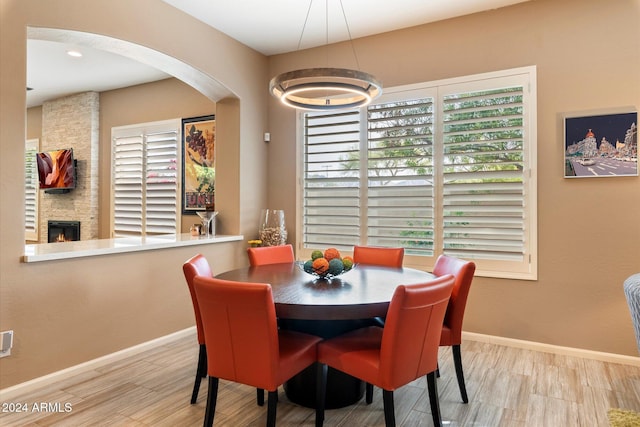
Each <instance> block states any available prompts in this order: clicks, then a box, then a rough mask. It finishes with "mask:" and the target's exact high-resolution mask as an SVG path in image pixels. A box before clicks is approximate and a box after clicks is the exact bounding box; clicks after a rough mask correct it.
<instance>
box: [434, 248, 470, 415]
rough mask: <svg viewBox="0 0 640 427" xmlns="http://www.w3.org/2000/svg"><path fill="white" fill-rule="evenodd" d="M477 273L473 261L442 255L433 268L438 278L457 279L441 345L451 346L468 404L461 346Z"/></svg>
mask: <svg viewBox="0 0 640 427" xmlns="http://www.w3.org/2000/svg"><path fill="white" fill-rule="evenodd" d="M475 271H476V265H475V263H473V262H472V261H465V260H462V259H459V258H455V257H451V256H447V255H440V256H439V257H438V259H437V260H436V265H435V266H434V268H433V274H434V275H436V276H444V275H447V274H452V275H453V276H454V277H455V284H454V285H453V291H452V292H451V299H450V300H449V305H448V307H447V313H446V314H445V316H444V323H443V326H442V335H441V337H440V345H441V346H451V350H452V353H453V363H454V365H455V369H456V377H457V378H458V387H459V388H460V395H461V397H462V401H463V402H464V403H468V402H469V398H468V396H467V388H466V386H465V383H464V373H463V370H462V355H461V353H460V344H462V320H463V318H464V311H465V307H466V305H467V297H468V296H469V289H470V288H471V281H472V280H473V275H474V273H475Z"/></svg>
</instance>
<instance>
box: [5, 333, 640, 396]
mask: <svg viewBox="0 0 640 427" xmlns="http://www.w3.org/2000/svg"><path fill="white" fill-rule="evenodd" d="M195 329H196V328H195V326H193V327H190V328H187V329H183V330H181V331H178V332H174V333H172V334H169V335H166V336H164V337H160V338H156V339H154V340H151V341H147V342H144V343H142V344H138V345H135V346H133V347H129V348H125V349H124V350H120V351H117V352H115V353H111V354H107V355H106V356H102V357H99V358H97V359H93V360H90V361H88V362H84V363H81V364H79V365H75V366H71V367H70V368H66V369H63V370H61V371H57V372H53V373H51V374H48V375H45V376H42V377H38V378H34V379H33V380H29V381H26V382H23V383H20V384H16V385H14V386H11V387H7V388H5V389H2V390H0V397H1V398H2V401H5V402H6V401H9V400H11V399H12V398H13V397H15V396H19V395H21V394H25V393H29V392H30V391H32V390H37V389H40V388H42V387H46V386H48V385H51V384H55V383H57V382H58V381H60V380H62V379H64V378H67V377H70V376H72V375H77V374H80V373H82V372H86V371H90V370H92V369H96V368H99V367H101V366H104V365H107V364H109V363H113V362H117V361H119V360H122V359H125V358H127V357H131V356H134V355H136V354H138V353H142V352H143V351H147V350H150V349H152V348H155V347H159V346H161V345H165V344H168V343H171V342H172V341H176V340H178V339H180V338H183V337H186V336H188V335H192V334H193V335H194V336H195V334H196V330H195ZM462 338H463V339H466V340H470V341H478V342H486V343H490V344H497V345H504V346H507V347H515V348H522V349H526V350H534V351H541V352H544V353H554V354H560V355H564V356H574V357H582V358H585V359H594V360H600V361H603V362H610V363H620V364H623V365H631V366H640V357H633V356H626V355H622V354H613V353H604V352H599V351H592V350H584V349H580V348H572V347H562V346H558V345H551V344H544V343H539V342H534V341H524V340H518V339H513V338H504V337H498V336H493V335H484V334H478V333H475V332H462Z"/></svg>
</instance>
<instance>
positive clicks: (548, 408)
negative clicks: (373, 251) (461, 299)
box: [0, 334, 640, 427]
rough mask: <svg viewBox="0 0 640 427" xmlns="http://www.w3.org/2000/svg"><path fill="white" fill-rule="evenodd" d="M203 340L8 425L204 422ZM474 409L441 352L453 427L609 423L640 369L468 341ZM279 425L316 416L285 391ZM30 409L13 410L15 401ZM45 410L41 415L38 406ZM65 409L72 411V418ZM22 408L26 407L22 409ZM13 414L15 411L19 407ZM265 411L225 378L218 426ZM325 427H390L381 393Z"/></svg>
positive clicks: (632, 396) (402, 395) (637, 386)
mask: <svg viewBox="0 0 640 427" xmlns="http://www.w3.org/2000/svg"><path fill="white" fill-rule="evenodd" d="M197 347H198V346H197V342H196V338H195V334H194V335H193V336H188V337H184V338H180V339H179V340H177V341H174V342H172V343H171V344H167V345H163V346H160V347H157V348H154V349H152V350H149V351H146V352H144V353H141V354H139V355H136V356H132V357H129V358H127V359H124V360H121V361H118V362H114V363H112V364H109V365H105V366H102V367H101V368H99V369H95V370H93V371H90V372H85V373H83V374H79V375H76V376H74V377H71V378H68V379H65V380H63V381H60V382H58V383H57V384H56V385H55V386H53V385H52V386H48V387H46V388H43V389H41V390H38V391H34V392H31V393H29V394H28V395H24V396H18V397H15V398H12V399H11V402H6V401H4V400H3V401H2V405H3V407H2V409H3V412H2V413H0V425H2V426H6V427H8V426H74V427H76V426H134V427H135V426H172V427H173V426H180V427H182V426H200V425H202V421H203V418H204V410H205V404H206V396H207V388H206V387H207V386H206V384H207V382H206V380H204V381H203V383H202V386H201V389H200V394H199V397H198V402H197V403H196V404H195V405H190V404H189V399H190V397H191V389H192V387H193V380H194V375H195V367H196V360H197V352H198V348H197ZM462 357H463V365H464V367H465V377H466V383H467V390H468V392H469V403H468V404H463V403H462V402H461V400H460V394H459V391H458V385H457V382H456V380H455V372H454V369H453V362H452V357H451V351H450V349H448V348H441V349H440V357H439V360H440V372H441V377H440V379H439V380H438V390H439V396H440V405H441V412H442V417H443V420H444V422H445V426H474V427H478V426H490V427H493V426H509V427H511V426H514V427H519V426H522V427H524V426H526V427H532V426H533V427H538V426H540V427H547V426H563V427H564V426H569V427H570V426H585V427H586V426H589V427H591V426H608V425H609V423H608V420H607V410H608V409H609V408H623V409H631V410H634V411H640V367H635V366H629V365H620V364H614V363H606V362H600V361H594V360H591V359H583V358H578V357H569V356H560V355H554V354H550V353H541V352H535V351H531V350H523V349H517V348H512V347H505V346H500V345H496V344H488V343H481V342H477V341H470V340H466V341H465V342H464V343H463V344H462ZM279 399H280V400H279V403H278V409H277V425H278V426H313V425H314V419H315V418H314V416H315V414H314V412H313V410H312V409H308V408H303V407H300V406H297V405H295V404H293V403H291V402H289V401H288V400H287V398H286V396H285V395H284V393H283V392H282V391H280V394H279ZM11 403H13V404H14V405H15V404H21V405H24V404H26V412H20V413H16V412H14V413H7V412H4V411H5V410H9V409H11V408H9V407H8V405H9V404H11ZM42 403H44V404H46V405H48V408H42V409H46V410H42V411H37V410H34V405H36V408H40V406H39V405H40V404H42ZM65 404H66V405H67V407H66V409H70V410H69V411H68V412H65ZM22 408H24V406H22ZM395 408H396V421H397V425H398V426H399V427H417V426H431V425H432V421H431V414H430V410H429V399H428V396H427V393H426V380H425V379H424V378H421V379H419V380H416V381H414V382H413V383H411V384H409V385H407V386H405V387H402V388H401V389H399V390H397V391H396V392H395ZM14 409H15V406H14ZM265 421H266V405H265V406H264V407H259V406H257V405H256V402H255V389H254V388H252V387H248V386H243V385H238V384H235V383H230V382H225V381H221V382H220V390H219V394H218V406H217V411H216V418H215V425H216V426H229V427H244V426H263V425H264V424H265ZM324 425H325V426H327V427H334V426H348V427H361V426H384V416H383V410H382V394H381V392H380V390H379V389H376V390H375V392H374V401H373V404H372V405H365V404H364V399H363V401H361V402H359V403H357V404H355V405H353V406H350V407H348V408H343V409H335V410H328V411H327V412H326V419H325V424H324Z"/></svg>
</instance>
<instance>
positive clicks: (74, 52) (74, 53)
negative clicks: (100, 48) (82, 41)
mask: <svg viewBox="0 0 640 427" xmlns="http://www.w3.org/2000/svg"><path fill="white" fill-rule="evenodd" d="M67 55H69V56H73V57H74V58H80V57H82V53H81V52H79V51H77V50H68V51H67Z"/></svg>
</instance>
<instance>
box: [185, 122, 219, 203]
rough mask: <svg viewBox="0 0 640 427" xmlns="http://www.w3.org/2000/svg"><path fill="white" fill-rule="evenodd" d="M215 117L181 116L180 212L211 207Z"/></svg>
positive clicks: (213, 176)
mask: <svg viewBox="0 0 640 427" xmlns="http://www.w3.org/2000/svg"><path fill="white" fill-rule="evenodd" d="M215 134H216V121H215V116H213V115H210V116H201V117H192V118H188V119H182V213H183V214H195V213H196V212H198V211H205V210H214V209H215V181H216V171H215V145H216V144H215V140H216V138H215Z"/></svg>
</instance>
